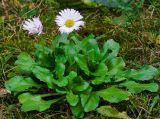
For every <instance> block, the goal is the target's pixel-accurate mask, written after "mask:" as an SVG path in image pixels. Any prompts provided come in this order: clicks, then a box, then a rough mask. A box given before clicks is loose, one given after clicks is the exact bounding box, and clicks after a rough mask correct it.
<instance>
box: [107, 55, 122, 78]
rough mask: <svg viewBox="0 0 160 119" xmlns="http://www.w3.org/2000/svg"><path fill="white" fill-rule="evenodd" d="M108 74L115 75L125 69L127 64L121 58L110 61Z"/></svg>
mask: <svg viewBox="0 0 160 119" xmlns="http://www.w3.org/2000/svg"><path fill="white" fill-rule="evenodd" d="M108 64H109V66H108V73H109V75H115V74H117V73H118V72H120V71H121V70H122V69H123V68H124V67H125V62H124V61H123V59H122V58H121V57H116V58H113V59H112V60H110V61H109V63H108Z"/></svg>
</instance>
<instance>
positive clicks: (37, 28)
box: [22, 17, 43, 34]
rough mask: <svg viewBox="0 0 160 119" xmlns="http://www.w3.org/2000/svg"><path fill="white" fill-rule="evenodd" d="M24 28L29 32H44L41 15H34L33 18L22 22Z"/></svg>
mask: <svg viewBox="0 0 160 119" xmlns="http://www.w3.org/2000/svg"><path fill="white" fill-rule="evenodd" d="M22 27H23V28H22V29H23V30H27V31H28V34H41V33H43V32H42V30H43V25H42V23H41V21H40V19H39V17H34V18H32V19H28V20H26V21H24V23H23V24H22Z"/></svg>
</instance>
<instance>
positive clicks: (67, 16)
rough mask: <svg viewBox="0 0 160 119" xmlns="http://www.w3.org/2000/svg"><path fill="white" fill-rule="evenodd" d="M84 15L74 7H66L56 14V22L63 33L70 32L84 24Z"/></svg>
mask: <svg viewBox="0 0 160 119" xmlns="http://www.w3.org/2000/svg"><path fill="white" fill-rule="evenodd" d="M82 18H83V16H82V15H81V14H80V13H79V12H78V11H76V10H74V9H64V10H61V11H60V12H59V15H57V16H56V20H55V22H56V24H57V25H58V26H59V31H60V32H61V33H67V34H68V33H70V32H72V31H74V30H78V29H79V28H80V26H83V25H84V22H83V21H82Z"/></svg>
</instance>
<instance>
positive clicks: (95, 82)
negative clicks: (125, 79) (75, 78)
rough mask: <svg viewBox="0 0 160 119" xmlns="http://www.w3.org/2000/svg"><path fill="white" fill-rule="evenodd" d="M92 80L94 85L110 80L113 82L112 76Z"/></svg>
mask: <svg viewBox="0 0 160 119" xmlns="http://www.w3.org/2000/svg"><path fill="white" fill-rule="evenodd" d="M91 82H92V84H93V85H99V84H102V83H108V82H111V76H101V77H96V78H95V79H93V80H92V81H91Z"/></svg>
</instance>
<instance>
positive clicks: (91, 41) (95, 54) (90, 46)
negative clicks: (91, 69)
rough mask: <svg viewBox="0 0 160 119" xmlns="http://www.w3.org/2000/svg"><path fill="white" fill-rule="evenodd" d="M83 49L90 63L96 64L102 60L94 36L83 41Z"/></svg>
mask: <svg viewBox="0 0 160 119" xmlns="http://www.w3.org/2000/svg"><path fill="white" fill-rule="evenodd" d="M82 45H83V48H84V49H85V52H86V53H87V54H86V55H88V59H89V61H92V62H95V61H98V60H99V59H100V49H99V47H98V43H97V41H96V39H95V38H94V35H92V34H91V35H89V36H88V37H86V38H84V39H83V40H82Z"/></svg>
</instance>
